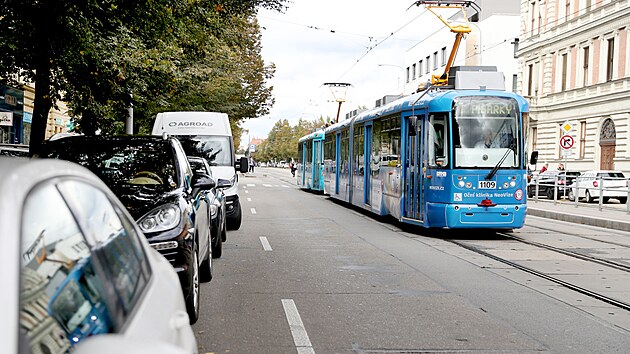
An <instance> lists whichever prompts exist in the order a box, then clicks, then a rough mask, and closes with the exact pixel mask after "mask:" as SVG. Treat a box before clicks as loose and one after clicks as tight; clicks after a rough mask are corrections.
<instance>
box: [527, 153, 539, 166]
mask: <svg viewBox="0 0 630 354" xmlns="http://www.w3.org/2000/svg"><path fill="white" fill-rule="evenodd" d="M537 162H538V151H532V156H531V158H530V159H529V164H530V165H535V164H536V163H537Z"/></svg>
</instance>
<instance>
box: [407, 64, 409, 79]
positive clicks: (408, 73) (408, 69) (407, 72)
mask: <svg viewBox="0 0 630 354" xmlns="http://www.w3.org/2000/svg"><path fill="white" fill-rule="evenodd" d="M407 82H409V67H407Z"/></svg>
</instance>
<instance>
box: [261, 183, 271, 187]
mask: <svg viewBox="0 0 630 354" xmlns="http://www.w3.org/2000/svg"><path fill="white" fill-rule="evenodd" d="M263 187H273V186H272V185H271V184H265V183H263Z"/></svg>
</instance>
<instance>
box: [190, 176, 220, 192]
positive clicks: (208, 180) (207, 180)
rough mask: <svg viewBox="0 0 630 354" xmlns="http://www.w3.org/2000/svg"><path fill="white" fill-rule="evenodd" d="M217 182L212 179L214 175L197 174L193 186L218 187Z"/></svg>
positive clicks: (203, 187) (201, 187) (200, 187)
mask: <svg viewBox="0 0 630 354" xmlns="http://www.w3.org/2000/svg"><path fill="white" fill-rule="evenodd" d="M216 185H217V183H216V182H215V181H214V180H213V179H212V177H209V176H208V175H205V176H204V175H199V176H198V177H197V176H196V178H195V181H194V183H193V188H194V189H206V190H207V189H212V188H214V187H216Z"/></svg>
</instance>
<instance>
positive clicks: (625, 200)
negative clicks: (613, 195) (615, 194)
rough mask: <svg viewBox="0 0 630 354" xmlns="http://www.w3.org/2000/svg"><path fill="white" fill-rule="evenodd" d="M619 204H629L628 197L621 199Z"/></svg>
mask: <svg viewBox="0 0 630 354" xmlns="http://www.w3.org/2000/svg"><path fill="white" fill-rule="evenodd" d="M617 199H619V203H621V204H626V203H627V202H628V197H619V198H617Z"/></svg>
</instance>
